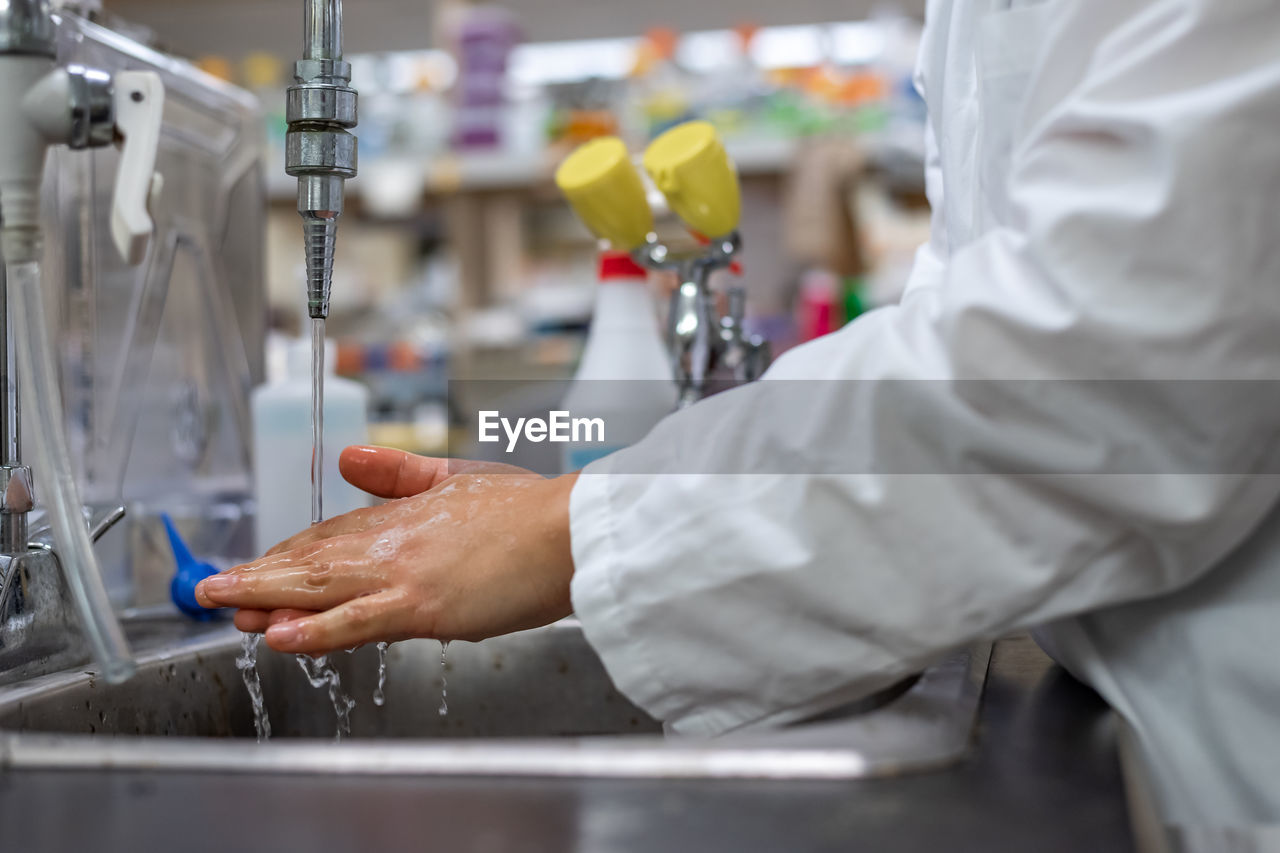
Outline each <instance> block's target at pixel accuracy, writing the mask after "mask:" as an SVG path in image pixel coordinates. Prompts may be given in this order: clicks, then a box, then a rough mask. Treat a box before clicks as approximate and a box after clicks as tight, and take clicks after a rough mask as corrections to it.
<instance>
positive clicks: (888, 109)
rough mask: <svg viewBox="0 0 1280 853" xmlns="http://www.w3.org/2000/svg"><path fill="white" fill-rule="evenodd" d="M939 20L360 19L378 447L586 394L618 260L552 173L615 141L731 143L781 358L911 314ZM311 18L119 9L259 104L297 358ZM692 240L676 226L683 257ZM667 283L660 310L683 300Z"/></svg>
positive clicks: (537, 14)
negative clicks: (603, 284) (875, 321)
mask: <svg viewBox="0 0 1280 853" xmlns="http://www.w3.org/2000/svg"><path fill="white" fill-rule="evenodd" d="M923 5H924V3H923V0H902V2H896V3H895V2H882V0H874V2H871V1H870V0H793V2H790V3H787V4H777V3H769V2H765V0H725V2H721V3H716V4H690V3H687V2H684V0H652V2H648V3H645V4H636V3H623V2H621V0H599V2H594V3H586V4H584V3H581V2H579V0H521V2H520V3H519V4H514V3H513V4H511V5H510V6H506V7H504V6H502V5H500V4H499V3H495V2H487V0H466V2H463V0H363V2H360V3H350V2H349V3H348V4H347V9H346V32H345V40H344V48H345V53H346V58H347V59H348V60H349V61H350V62H351V65H352V83H353V85H354V86H355V87H356V88H357V89H358V90H359V92H360V121H359V126H358V127H357V128H356V129H355V131H354V132H355V133H356V135H357V136H358V137H359V144H360V158H359V159H360V164H359V165H360V170H359V175H358V177H357V178H355V179H354V180H352V181H350V182H348V187H347V192H348V205H347V210H346V211H345V213H344V215H343V225H342V228H341V229H340V234H339V251H338V253H337V261H336V262H337V267H336V269H335V278H334V280H335V285H334V288H333V311H332V314H331V316H330V322H329V329H330V333H331V335H332V336H333V337H335V338H336V339H337V343H338V346H339V348H340V349H341V351H342V352H343V353H345V356H344V357H343V358H342V359H340V363H339V370H340V371H341V372H343V373H344V374H346V375H348V376H353V377H356V378H359V379H362V380H363V381H365V382H366V383H367V384H368V385H369V386H370V387H371V388H372V389H373V401H374V409H375V412H374V415H375V421H376V422H377V423H379V424H382V425H384V426H385V427H386V428H385V430H384V431H383V432H382V433H380V434H381V435H383V436H384V437H385V438H388V439H389V440H390V439H395V441H396V442H398V443H401V444H405V445H410V444H412V446H413V447H414V448H415V449H423V448H433V449H436V450H438V449H439V443H440V435H441V434H442V433H441V429H442V427H441V425H442V424H445V425H447V423H448V415H447V412H446V413H444V414H443V415H442V412H441V406H442V405H444V404H445V403H446V402H447V397H448V381H449V380H450V379H452V378H457V377H459V376H472V377H500V378H503V379H512V380H513V381H514V380H516V379H518V378H519V377H525V376H529V375H533V374H536V375H537V376H539V377H543V378H547V377H550V378H554V377H557V376H559V377H564V376H568V375H571V373H572V371H573V369H574V365H575V361H576V359H577V356H578V353H579V350H580V348H581V343H582V340H583V335H584V332H585V329H586V327H587V324H588V322H589V319H590V311H591V305H592V301H593V294H594V289H595V263H596V255H597V252H598V250H599V246H598V245H597V244H596V241H595V240H594V239H593V238H592V237H591V235H590V234H589V233H588V232H587V231H586V229H585V228H584V227H583V226H582V225H581V224H580V223H579V222H578V221H577V219H576V218H575V217H574V216H573V215H572V213H571V211H570V210H569V208H568V206H567V205H566V204H565V203H564V202H563V200H562V199H561V198H560V197H559V194H558V192H557V191H556V189H555V186H554V180H553V176H554V173H555V169H556V168H557V166H558V165H559V163H560V162H561V160H562V159H563V158H564V157H565V156H566V155H567V154H568V153H569V152H570V151H572V150H573V148H574V147H575V146H576V145H578V144H580V143H581V142H583V141H585V140H587V139H590V138H592V137H595V136H599V135H609V134H617V135H620V136H622V137H623V139H624V140H625V141H626V142H627V144H628V145H629V146H630V147H631V149H632V150H633V151H634V152H636V153H637V154H638V153H639V152H641V151H643V149H644V147H645V145H646V144H647V143H648V141H650V140H651V139H653V138H654V137H655V136H656V135H658V134H659V133H661V132H662V131H663V130H664V129H666V128H668V127H670V126H673V125H674V124H677V123H679V122H681V121H685V120H688V119H694V118H701V119H705V120H708V121H711V122H712V123H713V124H715V125H716V126H717V128H718V129H719V131H720V133H721V135H722V136H723V138H724V140H725V144H726V147H727V149H728V151H729V154H730V156H731V157H732V158H733V160H734V162H735V163H736V165H737V168H738V172H739V175H740V177H741V181H742V194H743V220H742V225H741V230H742V235H743V240H744V253H743V256H742V261H743V265H742V267H743V272H742V274H741V276H740V278H739V279H738V280H737V281H736V282H734V283H736V284H740V285H741V286H743V287H744V288H745V290H746V291H747V305H748V310H747V318H746V321H747V326H748V328H749V329H750V330H752V331H755V332H759V333H762V334H765V335H766V336H768V337H769V338H770V339H771V340H772V341H773V343H774V346H775V349H776V350H777V351H779V352H780V351H783V350H785V349H786V348H787V347H788V346H791V345H793V344H795V343H797V342H801V341H803V340H805V339H807V338H811V337H814V336H816V335H820V334H824V333H826V332H829V331H833V330H835V329H837V328H839V326H840V325H842V324H843V323H844V322H846V321H847V320H849V319H852V318H853V317H854V316H856V315H857V313H859V312H861V311H862V310H865V309H867V308H870V307H875V306H876V305H881V304H885V303H888V302H892V301H894V300H895V299H896V298H897V295H898V293H899V292H900V291H901V288H902V286H903V283H904V282H905V279H906V276H907V273H908V272H909V270H910V266H911V262H912V258H913V256H914V252H915V249H916V247H917V246H918V245H919V243H921V242H923V240H924V239H926V237H927V233H928V219H929V212H928V207H927V204H926V202H925V200H924V183H923V163H922V154H923V127H924V109H923V104H922V103H921V102H920V100H919V98H918V96H917V95H916V94H915V92H914V89H913V86H912V83H911V76H912V70H913V65H914V59H915V52H916V49H917V45H918V41H919V36H920V19H921V18H922V16H923ZM297 11H298V10H297V5H296V0H223V2H220V3H217V4H211V3H201V2H197V0H105V9H104V14H105V15H107V16H121V17H122V18H123V19H124V20H125V21H127V23H126V24H121V23H116V24H114V25H115V26H118V27H120V28H123V29H128V30H130V31H131V32H133V33H134V34H135V37H139V38H141V39H144V40H149V41H150V42H151V43H153V44H155V45H157V46H159V47H162V48H164V49H168V50H170V51H173V52H175V53H177V54H179V55H185V56H187V57H188V58H190V59H191V61H192V62H193V63H195V64H197V65H198V66H199V67H200V68H202V69H203V70H205V71H206V72H208V73H210V74H213V75H215V76H218V77H222V78H224V79H227V80H229V81H231V82H233V83H236V84H238V85H240V86H243V87H244V88H246V89H248V90H249V91H251V92H252V93H253V94H255V95H256V96H257V97H258V98H259V100H260V102H261V105H262V113H263V124H262V139H263V144H264V146H265V147H264V150H265V154H266V156H265V157H264V162H265V166H264V168H265V175H264V178H265V185H266V188H267V196H268V199H269V205H268V211H267V218H266V228H267V257H266V270H267V283H268V295H269V301H270V306H271V325H272V327H273V328H274V329H276V330H277V332H278V334H279V335H280V336H282V337H287V336H289V335H296V334H298V333H299V331H300V330H301V327H302V322H301V321H302V317H301V315H302V305H303V300H302V277H303V276H302V273H303V258H302V250H301V241H300V226H299V222H298V217H297V214H296V212H295V210H294V206H295V205H294V199H295V194H296V182H295V180H294V179H292V178H290V177H288V176H287V175H285V174H284V164H283V148H284V91H285V88H286V86H287V85H288V84H289V78H290V73H291V72H290V68H291V63H292V61H293V59H294V58H295V56H296V55H297V52H298V48H299V42H300V35H299V33H298V20H297ZM672 227H673V225H672V223H671V222H670V221H669V220H667V219H663V218H660V219H659V230H660V231H663V229H666V230H665V231H663V233H664V235H665V236H667V237H670V236H672V234H671V229H672ZM729 278H730V274H729V273H727V272H726V273H720V274H718V275H717V278H716V279H715V280H714V281H713V286H714V287H715V288H718V289H723V287H724V286H725V285H726V284H727V283H728V280H729ZM652 285H653V291H654V303H655V308H656V310H657V311H658V312H659V313H660V314H661V313H662V311H663V310H664V308H665V304H666V297H665V293H666V289H667V288H669V287H670V286H671V283H670V282H668V281H665V280H664V279H663V278H662V277H660V276H655V277H654V280H653V281H652ZM276 351H277V352H278V351H279V348H277V349H276ZM279 360H280V359H279V358H278V357H277V358H275V360H274V362H273V363H278V362H279ZM530 371H532V374H531V373H530ZM397 436H398V437H399V438H396V437H397Z"/></svg>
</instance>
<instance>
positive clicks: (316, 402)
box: [297, 317, 356, 740]
mask: <svg viewBox="0 0 1280 853" xmlns="http://www.w3.org/2000/svg"><path fill="white" fill-rule="evenodd" d="M322 521H324V318H323V317H313V318H311V523H312V524H319V523H320V522H322ZM297 659H298V666H300V667H301V668H302V672H303V673H304V674H305V675H306V676H307V680H308V681H309V682H311V686H312V687H314V688H316V689H317V690H319V689H320V688H322V687H327V688H328V690H329V701H330V702H332V703H333V713H334V716H336V717H337V718H338V731H337V734H336V735H335V739H336V740H342V738H343V736H344V735H349V734H351V709H352V708H354V707H355V706H356V703H355V700H354V699H352V698H351V697H350V696H348V695H347V694H346V693H345V692H344V691H343V689H342V677H341V676H340V675H338V670H337V669H336V668H335V667H334V665H333V663H332V662H331V661H330V660H329V656H328V655H322V656H320V657H318V658H311V657H309V656H307V655H298V656H297Z"/></svg>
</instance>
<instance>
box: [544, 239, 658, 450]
mask: <svg viewBox="0 0 1280 853" xmlns="http://www.w3.org/2000/svg"><path fill="white" fill-rule="evenodd" d="M676 399H677V392H676V385H675V380H674V378H673V374H672V370H671V358H670V355H669V354H668V352H667V349H666V347H665V346H664V345H663V343H662V336H661V335H660V334H659V332H658V321H657V316H656V314H655V312H654V305H653V298H652V297H651V296H650V294H649V288H648V274H647V273H646V272H645V270H644V268H642V267H640V266H639V265H638V264H636V263H635V261H633V260H631V257H630V256H629V255H627V254H626V253H624V252H605V253H602V254H601V256H600V288H599V291H598V292H597V294H596V304H595V310H594V313H593V315H592V320H591V330H590V332H589V333H588V335H587V342H586V346H585V347H584V348H583V351H582V361H581V362H580V363H579V365H578V371H577V373H576V374H574V377H573V383H572V385H570V388H569V393H568V394H566V395H565V398H564V403H563V406H562V407H563V409H564V410H565V411H567V412H569V413H570V415H571V416H572V417H575V418H577V417H587V418H600V419H601V420H603V421H604V424H605V430H604V432H605V434H604V440H603V441H585V440H584V441H578V442H570V443H566V444H564V445H563V450H562V452H561V467H562V468H563V470H564V471H565V472H569V471H577V470H578V469H580V468H582V467H583V466H584V465H587V464H588V463H590V462H593V461H595V460H596V459H599V458H600V457H602V456H607V455H608V454H610V453H613V452H614V451H616V450H620V449H622V448H623V447H627V446H629V445H631V444H634V443H635V442H637V441H639V440H640V439H642V438H644V437H645V435H647V434H648V433H649V430H651V429H653V427H654V425H656V424H657V423H658V421H660V420H662V419H663V418H664V417H666V416H667V415H669V414H670V413H671V412H672V411H673V410H674V409H675V405H676ZM582 437H583V438H586V434H585V433H583V435H582ZM592 438H596V436H595V435H593V436H592Z"/></svg>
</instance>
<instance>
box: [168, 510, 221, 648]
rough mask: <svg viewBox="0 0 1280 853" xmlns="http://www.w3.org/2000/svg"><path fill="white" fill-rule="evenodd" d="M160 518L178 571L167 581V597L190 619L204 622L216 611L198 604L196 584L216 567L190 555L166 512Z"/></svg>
mask: <svg viewBox="0 0 1280 853" xmlns="http://www.w3.org/2000/svg"><path fill="white" fill-rule="evenodd" d="M160 520H161V521H163V522H164V530H165V533H167V534H169V547H171V548H172V549H173V559H174V562H176V563H177V564H178V571H177V573H176V574H174V576H173V580H172V581H170V582H169V597H170V598H172V599H173V603H174V604H175V605H177V607H178V609H179V610H181V611H182V612H183V613H185V614H187V615H188V616H190V617H191V618H192V619H197V620H199V621H201V622H206V621H208V620H210V619H212V618H214V617H215V616H216V615H217V612H218V611H216V610H206V609H205V608H203V607H201V606H200V603H199V602H198V601H196V584H198V583H200V581H202V580H204V579H205V578H207V577H209V576H210V575H216V574H217V573H218V569H217V568H215V567H214V566H211V565H210V564H208V563H201V562H200V561H199V560H197V559H196V558H195V557H193V556H192V555H191V549H190V548H188V547H187V543H186V542H183V541H182V536H180V535H179V534H178V528H176V527H175V526H174V524H173V519H171V518H170V517H169V514H168V513H161V515H160Z"/></svg>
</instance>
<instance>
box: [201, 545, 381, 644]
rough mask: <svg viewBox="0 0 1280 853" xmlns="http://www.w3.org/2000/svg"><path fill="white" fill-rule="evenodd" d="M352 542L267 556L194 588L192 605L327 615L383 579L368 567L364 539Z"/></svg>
mask: <svg viewBox="0 0 1280 853" xmlns="http://www.w3.org/2000/svg"><path fill="white" fill-rule="evenodd" d="M353 538H354V537H344V539H340V540H334V544H333V545H330V546H329V547H323V546H321V547H316V548H311V549H300V550H298V551H291V552H289V553H287V554H280V555H277V556H275V557H266V558H264V559H262V560H259V561H258V562H257V563H252V564H250V565H248V566H243V567H240V568H238V569H232V570H231V571H228V572H223V573H222V574H219V575H214V576H213V577H209V578H205V579H204V580H203V581H201V582H200V583H199V584H198V585H197V587H196V600H197V601H199V602H200V603H201V604H202V605H203V606H205V607H236V608H240V609H241V610H266V611H270V610H282V609H283V610H326V609H328V608H330V607H334V606H336V605H339V604H342V603H343V602H346V601H350V600H351V599H353V598H356V597H358V596H361V595H365V594H366V593H369V592H375V591H377V590H378V589H379V588H380V587H381V585H382V580H381V579H380V577H379V576H378V574H377V572H376V570H375V568H374V567H371V566H370V565H369V563H368V560H367V558H366V556H365V555H366V552H367V548H366V547H365V546H364V542H363V540H356V541H352V539H353ZM246 619H249V621H250V623H251V624H255V625H256V624H258V623H259V622H260V620H258V619H257V618H256V617H246Z"/></svg>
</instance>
